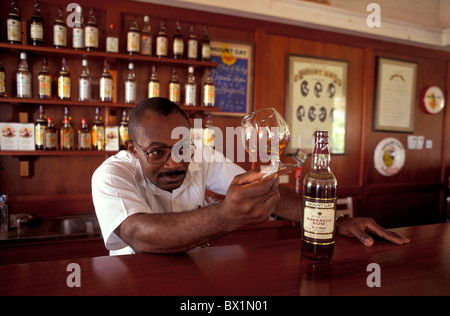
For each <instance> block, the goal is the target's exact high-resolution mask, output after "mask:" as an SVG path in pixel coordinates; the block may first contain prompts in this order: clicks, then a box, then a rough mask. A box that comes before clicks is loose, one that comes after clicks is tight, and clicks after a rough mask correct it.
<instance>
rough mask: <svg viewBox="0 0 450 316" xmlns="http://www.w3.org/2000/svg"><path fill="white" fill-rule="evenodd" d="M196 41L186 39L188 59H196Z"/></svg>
mask: <svg viewBox="0 0 450 316" xmlns="http://www.w3.org/2000/svg"><path fill="white" fill-rule="evenodd" d="M197 47H198V44H197V41H196V40H189V41H188V58H189V59H197Z"/></svg>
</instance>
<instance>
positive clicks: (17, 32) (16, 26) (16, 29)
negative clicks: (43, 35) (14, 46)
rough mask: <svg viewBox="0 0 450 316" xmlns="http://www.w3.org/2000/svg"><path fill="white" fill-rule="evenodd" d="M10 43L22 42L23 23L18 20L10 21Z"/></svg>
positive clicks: (8, 25)
mask: <svg viewBox="0 0 450 316" xmlns="http://www.w3.org/2000/svg"><path fill="white" fill-rule="evenodd" d="M6 24H7V29H8V41H15V42H21V41H22V23H21V22H20V21H17V20H13V19H8V22H7V23H6Z"/></svg>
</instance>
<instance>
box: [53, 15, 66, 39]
mask: <svg viewBox="0 0 450 316" xmlns="http://www.w3.org/2000/svg"><path fill="white" fill-rule="evenodd" d="M53 46H55V47H56V48H66V47H67V27H66V25H65V24H64V21H63V13H62V8H61V7H59V8H58V11H57V13H56V19H55V22H54V23H53Z"/></svg>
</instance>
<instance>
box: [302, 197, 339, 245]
mask: <svg viewBox="0 0 450 316" xmlns="http://www.w3.org/2000/svg"><path fill="white" fill-rule="evenodd" d="M335 221H336V198H330V199H319V198H310V197H307V196H304V197H303V235H304V236H305V237H307V238H311V239H314V240H315V241H318V242H320V240H324V241H325V240H328V241H329V240H330V239H333V237H334V228H335Z"/></svg>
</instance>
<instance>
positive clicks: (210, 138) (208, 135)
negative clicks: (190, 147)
mask: <svg viewBox="0 0 450 316" xmlns="http://www.w3.org/2000/svg"><path fill="white" fill-rule="evenodd" d="M215 138H216V134H215V131H214V125H213V120H212V116H211V113H208V116H207V117H206V122H205V128H204V130H203V146H209V147H214V145H215Z"/></svg>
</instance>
